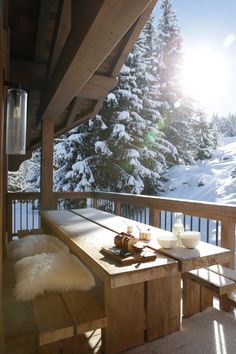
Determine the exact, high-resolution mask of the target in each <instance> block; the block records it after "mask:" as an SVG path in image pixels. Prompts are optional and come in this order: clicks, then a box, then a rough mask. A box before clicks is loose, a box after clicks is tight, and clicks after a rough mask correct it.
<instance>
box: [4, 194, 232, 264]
mask: <svg viewBox="0 0 236 354" xmlns="http://www.w3.org/2000/svg"><path fill="white" fill-rule="evenodd" d="M53 198H54V205H55V209H73V208H82V207H85V208H86V207H94V208H99V209H102V210H105V211H108V212H110V213H114V214H117V215H121V216H125V217H127V218H130V219H133V220H137V221H141V222H143V223H146V224H150V225H153V226H157V227H161V228H163V229H166V230H171V229H172V224H173V214H174V212H182V213H183V214H184V224H185V227H188V228H189V229H190V230H199V231H201V235H202V238H203V239H204V240H205V241H206V242H211V243H214V244H216V245H221V246H222V247H226V248H229V249H231V250H232V263H233V261H234V252H235V224H236V206H233V205H225V204H217V203H207V202H198V201H189V200H179V199H171V198H162V197H153V196H144V195H131V194H118V193H107V192H54V193H53ZM7 200H8V206H7V208H8V209H7V210H8V235H9V238H11V237H12V236H14V235H16V234H17V231H18V230H20V229H22V228H23V229H24V228H28V229H29V228H38V227H39V226H40V218H39V216H38V210H39V209H40V194H39V193H8V199H7Z"/></svg>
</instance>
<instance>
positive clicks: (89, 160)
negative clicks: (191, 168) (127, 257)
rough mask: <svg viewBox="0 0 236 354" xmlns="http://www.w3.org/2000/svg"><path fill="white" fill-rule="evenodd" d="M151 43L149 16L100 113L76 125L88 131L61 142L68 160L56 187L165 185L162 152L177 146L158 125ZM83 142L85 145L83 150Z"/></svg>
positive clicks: (136, 189) (154, 189) (150, 188)
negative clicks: (83, 123)
mask: <svg viewBox="0 0 236 354" xmlns="http://www.w3.org/2000/svg"><path fill="white" fill-rule="evenodd" d="M155 45H156V38H155V31H154V27H153V18H151V19H150V20H149V21H148V22H147V24H146V26H145V27H144V30H143V32H142V33H141V35H140V38H139V40H138V41H137V43H136V44H135V46H134V49H133V51H132V53H131V54H130V55H129V57H128V59H127V62H126V64H125V65H124V66H123V68H122V70H121V72H120V75H119V77H118V85H117V87H116V88H115V89H114V90H113V91H112V92H111V93H110V94H109V95H108V96H107V99H106V100H105V102H104V104H103V107H102V109H101V111H100V112H99V115H97V117H96V118H95V119H94V120H92V121H91V122H90V124H87V125H83V127H80V128H78V130H77V134H79V137H78V138H79V139H81V129H84V131H85V132H86V133H84V135H83V140H82V141H80V144H78V143H76V142H75V140H74V139H73V144H72V145H71V142H70V141H69V142H66V141H65V142H64V149H65V150H66V151H68V153H67V155H66V156H64V158H65V157H66V158H67V159H68V160H69V159H70V162H69V164H67V166H63V167H62V168H59V169H58V171H57V173H56V178H55V181H56V182H57V183H58V184H59V186H61V187H60V188H64V189H68V188H70V190H72V189H73V190H87V189H97V190H107V191H116V192H130V193H158V192H159V191H160V190H162V189H163V181H162V174H163V173H164V171H165V167H166V158H168V159H169V160H171V159H172V160H173V161H175V160H177V151H176V149H175V147H174V146H173V145H172V144H170V143H169V142H168V141H166V140H165V139H164V136H163V133H162V132H161V131H160V129H159V125H163V121H162V117H161V115H160V113H159V111H158V108H159V106H160V101H159V86H158V81H157V80H156V69H157V63H156V57H155V51H156V48H155ZM86 139H87V142H88V145H86ZM85 146H89V148H88V150H87V151H85V149H84V147H85ZM82 150H83V151H82ZM68 154H69V155H68ZM72 157H73V158H72ZM71 158H72V159H71ZM59 175H60V178H61V177H62V178H63V181H62V180H61V182H59V177H58V176H59Z"/></svg>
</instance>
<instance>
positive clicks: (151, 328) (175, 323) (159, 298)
mask: <svg viewBox="0 0 236 354" xmlns="http://www.w3.org/2000/svg"><path fill="white" fill-rule="evenodd" d="M180 279H181V276H180V273H177V274H176V275H174V276H168V277H165V278H160V279H155V280H151V281H148V282H147V283H146V284H147V298H146V310H147V340H148V341H152V340H154V339H157V338H160V337H164V336H166V335H168V334H170V333H173V332H175V331H178V330H179V329H180V292H181V286H180Z"/></svg>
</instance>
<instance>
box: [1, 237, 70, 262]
mask: <svg viewBox="0 0 236 354" xmlns="http://www.w3.org/2000/svg"><path fill="white" fill-rule="evenodd" d="M60 251H64V252H67V253H68V252H69V248H68V247H67V246H66V245H65V244H64V243H63V242H61V241H60V240H59V239H58V238H57V237H55V236H52V235H46V234H38V235H29V236H25V237H23V238H21V239H19V240H16V241H12V242H10V243H9V246H8V256H9V258H10V259H12V260H14V261H17V260H19V259H21V258H24V257H29V256H34V255H35V254H40V253H43V252H52V253H54V252H60Z"/></svg>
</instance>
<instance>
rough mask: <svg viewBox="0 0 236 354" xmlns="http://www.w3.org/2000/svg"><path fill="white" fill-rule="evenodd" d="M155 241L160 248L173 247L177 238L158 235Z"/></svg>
mask: <svg viewBox="0 0 236 354" xmlns="http://www.w3.org/2000/svg"><path fill="white" fill-rule="evenodd" d="M157 241H158V243H159V244H160V246H161V247H162V248H174V247H176V244H177V240H176V238H174V237H167V236H166V237H164V236H163V237H158V239H157Z"/></svg>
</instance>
